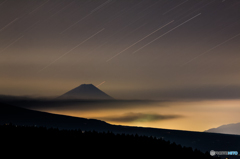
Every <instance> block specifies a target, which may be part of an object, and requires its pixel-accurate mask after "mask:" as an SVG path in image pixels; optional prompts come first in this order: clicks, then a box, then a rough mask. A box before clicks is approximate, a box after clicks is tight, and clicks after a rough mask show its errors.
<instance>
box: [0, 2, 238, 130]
mask: <svg viewBox="0 0 240 159" xmlns="http://www.w3.org/2000/svg"><path fill="white" fill-rule="evenodd" d="M239 44H240V1H239V0H158V1H157V0H0V88H1V89H0V94H1V95H14V96H34V97H56V96H60V95H62V94H64V93H65V92H67V91H69V90H71V89H73V88H75V87H78V86H79V85H81V84H90V83H91V84H93V85H95V86H97V87H98V88H99V89H101V90H102V91H104V92H105V93H107V94H109V95H110V96H112V97H113V98H115V99H154V100H173V101H174V102H173V103H164V104H163V103H160V104H159V105H160V106H159V105H155V106H154V107H151V108H150V107H147V106H142V107H141V109H140V107H139V108H138V107H136V108H135V109H133V108H130V107H129V108H128V109H126V107H125V108H124V109H123V108H122V107H118V109H117V107H116V108H114V109H115V110H108V111H107V110H105V109H101V110H98V112H96V111H92V110H91V111H90V110H88V111H86V110H84V111H85V112H84V111H83V110H81V109H80V108H79V107H78V108H77V109H79V111H76V108H74V111H70V110H67V109H64V110H60V109H58V110H50V109H49V112H53V113H60V114H67V115H73V116H80V117H89V118H97V119H102V120H104V121H107V122H110V123H117V124H127V125H138V126H152V127H160V128H171V129H182V130H197V131H203V130H206V129H208V128H212V127H216V126H220V125H222V124H229V123H233V122H239V114H238V113H237V112H239V104H240V100H239V99H240V45H239ZM188 100H190V101H193V102H188V103H184V102H177V101H188ZM89 109H90V108H89ZM214 113H215V115H214V117H213V114H214ZM139 121H140V122H139Z"/></svg>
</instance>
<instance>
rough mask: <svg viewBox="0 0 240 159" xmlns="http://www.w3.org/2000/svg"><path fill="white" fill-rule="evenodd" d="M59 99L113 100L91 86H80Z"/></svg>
mask: <svg viewBox="0 0 240 159" xmlns="http://www.w3.org/2000/svg"><path fill="white" fill-rule="evenodd" d="M59 99H87V100H89V99H90V100H113V98H112V97H110V96H109V95H107V94H106V93H104V92H103V91H101V90H100V89H98V88H97V87H95V86H94V85H92V84H82V85H80V86H78V87H76V88H74V89H72V90H70V91H68V92H67V93H65V94H63V95H61V96H60V97H59Z"/></svg>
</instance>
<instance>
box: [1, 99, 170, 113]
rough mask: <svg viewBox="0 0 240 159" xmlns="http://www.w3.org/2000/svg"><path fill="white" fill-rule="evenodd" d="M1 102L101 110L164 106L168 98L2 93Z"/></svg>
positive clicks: (44, 107)
mask: <svg viewBox="0 0 240 159" xmlns="http://www.w3.org/2000/svg"><path fill="white" fill-rule="evenodd" d="M0 102H3V103H7V104H11V105H15V106H20V107H24V108H29V109H41V110H43V109H44V110H48V109H51V110H53V109H54V110H70V109H72V110H74V109H75V110H101V109H124V108H141V107H142V108H144V107H146V106H148V107H156V106H158V107H159V106H164V105H161V103H164V102H168V101H167V100H165V101H164V100H162V101H160V100H156V101H154V100H81V99H56V98H33V97H28V96H6V95H0Z"/></svg>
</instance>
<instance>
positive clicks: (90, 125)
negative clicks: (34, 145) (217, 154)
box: [0, 103, 240, 152]
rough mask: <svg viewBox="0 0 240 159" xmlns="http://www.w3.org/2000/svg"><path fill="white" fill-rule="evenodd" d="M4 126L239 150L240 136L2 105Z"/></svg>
mask: <svg viewBox="0 0 240 159" xmlns="http://www.w3.org/2000/svg"><path fill="white" fill-rule="evenodd" d="M5 123H12V124H13V125H26V126H27V125H29V126H33V125H36V126H45V127H47V128H50V127H54V128H59V129H81V130H82V131H92V130H95V131H98V132H103V131H105V132H107V131H110V132H113V133H115V134H117V133H119V134H122V133H125V134H133V135H135V134H138V135H145V136H154V137H156V138H162V139H164V140H166V141H170V142H175V143H176V144H181V145H182V146H186V147H192V148H193V149H195V148H196V149H199V150H200V151H202V152H206V151H210V150H219V151H226V150H240V145H239V143H240V135H227V134H218V133H206V132H193V131H180V130H169V129H157V128H144V127H133V126H121V125H111V124H108V123H106V122H104V121H101V120H96V119H85V118H79V117H72V116H66V115H58V114H51V113H46V112H40V111H35V110H29V109H25V108H20V107H16V106H12V105H8V104H3V103H0V124H5Z"/></svg>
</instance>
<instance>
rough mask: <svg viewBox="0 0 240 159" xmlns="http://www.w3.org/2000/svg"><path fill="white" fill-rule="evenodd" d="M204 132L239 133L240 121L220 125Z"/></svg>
mask: <svg viewBox="0 0 240 159" xmlns="http://www.w3.org/2000/svg"><path fill="white" fill-rule="evenodd" d="M204 132H212V133H223V134H234V135H240V123H234V124H227V125H222V126H219V127H217V128H211V129H209V130H206V131H204Z"/></svg>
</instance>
